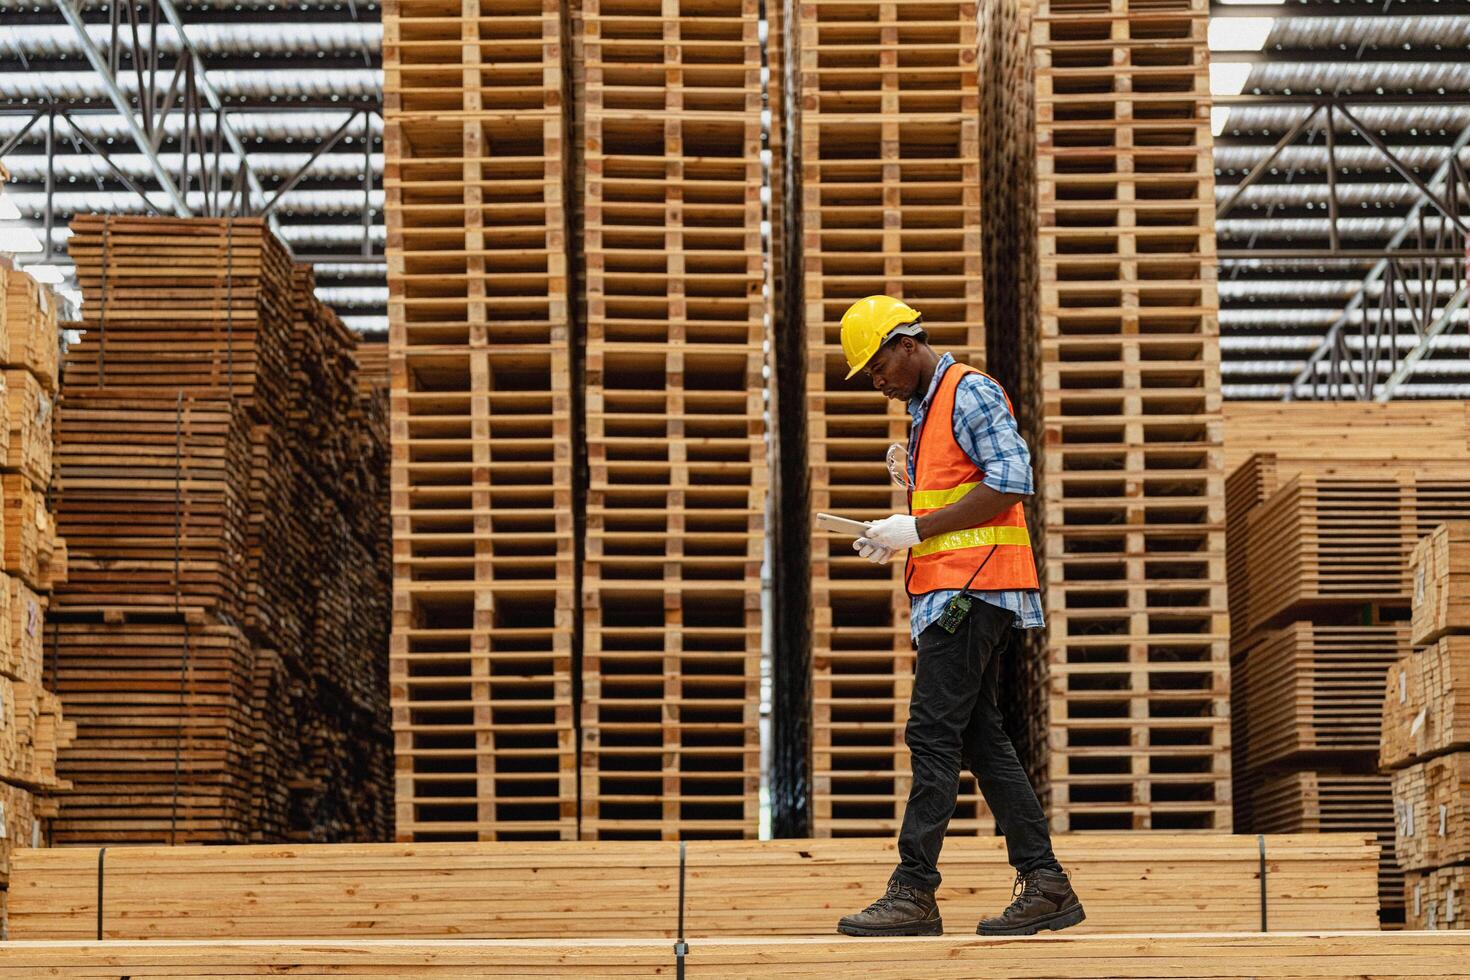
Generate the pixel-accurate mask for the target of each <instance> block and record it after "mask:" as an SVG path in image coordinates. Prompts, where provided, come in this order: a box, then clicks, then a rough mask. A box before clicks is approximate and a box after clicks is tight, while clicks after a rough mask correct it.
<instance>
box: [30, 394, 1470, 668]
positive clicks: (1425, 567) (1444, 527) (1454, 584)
mask: <svg viewBox="0 0 1470 980" xmlns="http://www.w3.org/2000/svg"><path fill="white" fill-rule="evenodd" d="M13 424H14V423H13V422H12V425H13ZM1410 571H1411V574H1412V576H1413V579H1412V583H1413V600H1412V608H1413V624H1412V625H1413V642H1414V646H1416V647H1423V646H1428V645H1429V644H1431V643H1433V642H1434V641H1436V640H1438V639H1439V638H1440V637H1441V636H1444V635H1445V634H1446V633H1470V521H1450V522H1448V523H1445V524H1441V525H1440V526H1439V527H1437V528H1435V529H1434V530H1433V531H1432V532H1431V533H1430V534H1429V535H1428V536H1427V537H1425V538H1424V539H1423V540H1421V541H1420V542H1419V543H1418V544H1417V545H1415V547H1414V554H1413V557H1412V558H1411V559H1410Z"/></svg>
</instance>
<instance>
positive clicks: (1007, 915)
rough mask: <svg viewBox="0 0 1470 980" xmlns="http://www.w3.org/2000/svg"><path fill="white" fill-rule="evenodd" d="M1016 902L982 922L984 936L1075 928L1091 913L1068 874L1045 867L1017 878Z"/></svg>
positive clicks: (980, 927) (977, 931)
mask: <svg viewBox="0 0 1470 980" xmlns="http://www.w3.org/2000/svg"><path fill="white" fill-rule="evenodd" d="M1011 895H1012V897H1013V898H1014V901H1012V902H1011V904H1010V905H1009V906H1008V907H1007V908H1006V910H1005V911H1004V912H1002V913H1001V914H1000V915H994V916H991V917H990V918H988V919H981V920H980V925H979V927H978V928H976V930H975V932H976V933H977V934H978V935H981V936H1033V935H1035V934H1036V933H1038V932H1040V931H1041V930H1043V929H1052V930H1056V929H1065V928H1067V927H1068V926H1075V925H1076V924H1077V923H1079V922H1081V921H1082V920H1083V919H1085V918H1087V914H1086V913H1085V912H1083V911H1082V903H1081V902H1080V901H1078V900H1077V893H1076V892H1074V891H1072V881H1071V879H1069V878H1068V877H1067V875H1066V873H1065V872H1062V871H1050V870H1047V869H1045V868H1042V869H1039V870H1036V871H1033V872H1031V873H1030V874H1025V875H1022V874H1018V875H1016V887H1015V889H1014V891H1012V892H1011Z"/></svg>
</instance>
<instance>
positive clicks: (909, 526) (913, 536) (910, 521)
mask: <svg viewBox="0 0 1470 980" xmlns="http://www.w3.org/2000/svg"><path fill="white" fill-rule="evenodd" d="M863 538H864V539H865V540H867V541H869V542H871V543H873V544H875V545H877V546H878V547H880V548H887V549H889V550H890V551H903V550H904V549H905V548H912V547H913V546H914V545H916V544H918V543H919V519H918V518H917V517H910V516H909V515H907V514H894V515H893V516H892V517H885V518H883V520H881V521H878V522H877V523H875V524H874V525H873V526H872V527H870V528H868V533H867V534H864V535H863Z"/></svg>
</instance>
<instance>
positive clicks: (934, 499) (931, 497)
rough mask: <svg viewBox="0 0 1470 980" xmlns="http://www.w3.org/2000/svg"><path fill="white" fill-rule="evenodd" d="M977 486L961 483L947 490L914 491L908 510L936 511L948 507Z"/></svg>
mask: <svg viewBox="0 0 1470 980" xmlns="http://www.w3.org/2000/svg"><path fill="white" fill-rule="evenodd" d="M979 485H980V484H978V483H961V484H960V485H959V486H957V487H951V488H950V489H948V490H915V491H914V495H913V497H912V498H911V499H910V500H909V509H910V510H938V509H939V508H941V507H948V506H949V505H950V504H952V503H954V502H955V501H956V500H962V499H964V496H965V494H967V493H969V492H970V491H971V490H974V489H975V488H976V487H978V486H979Z"/></svg>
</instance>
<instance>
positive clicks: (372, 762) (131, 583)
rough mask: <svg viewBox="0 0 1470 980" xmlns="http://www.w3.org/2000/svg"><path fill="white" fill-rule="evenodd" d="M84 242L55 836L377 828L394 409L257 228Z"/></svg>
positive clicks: (109, 233) (109, 228) (106, 232)
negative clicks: (61, 783) (74, 729)
mask: <svg viewBox="0 0 1470 980" xmlns="http://www.w3.org/2000/svg"><path fill="white" fill-rule="evenodd" d="M72 229H73V237H72V239H71V246H70V249H71V254H72V257H73V258H74V259H75V260H76V263H77V271H78V277H79V280H80V283H81V286H82V289H83V291H84V294H85V296H86V305H85V307H84V315H83V319H82V321H81V322H79V323H77V324H75V325H73V326H74V328H75V329H78V330H81V331H83V332H84V334H83V337H82V339H81V341H80V342H79V343H76V344H74V345H72V347H71V349H70V350H69V351H68V353H67V357H66V363H65V369H64V372H63V384H62V405H61V410H60V417H59V437H60V438H59V442H60V451H59V460H58V465H59V469H60V479H61V483H62V488H61V494H60V498H59V503H58V515H59V516H58V520H59V523H60V526H61V528H62V530H63V532H64V533H69V534H71V535H73V536H74V541H73V542H72V551H73V562H74V565H75V568H76V574H75V575H74V576H72V577H71V579H70V581H69V582H68V584H67V586H66V587H65V588H64V589H61V590H59V591H58V593H57V595H56V598H55V602H54V603H53V608H52V615H51V617H50V622H49V624H48V626H49V628H48V634H47V642H48V647H49V653H50V656H51V657H52V658H53V660H54V663H55V676H56V684H57V692H58V694H59V695H60V696H61V697H62V700H63V703H64V704H65V705H66V706H67V709H68V711H69V713H71V714H72V715H73V716H74V718H75V719H76V721H77V726H78V738H77V740H76V741H75V743H74V744H73V745H72V746H71V747H70V749H68V750H67V751H65V752H64V753H63V755H62V759H61V763H60V768H61V771H62V773H63V775H65V776H66V777H67V778H69V779H70V780H71V781H72V782H73V784H74V789H73V790H72V791H71V792H70V793H69V794H67V796H66V797H65V799H64V800H63V803H62V808H61V814H60V816H59V817H58V818H57V821H56V824H55V839H56V841H57V842H58V843H67V844H79V843H113V842H128V843H143V842H169V843H174V842H222V843H236V842H247V841H256V842H268V841H279V840H300V841H334V840H379V839H383V838H384V837H386V836H387V834H388V833H389V820H390V818H391V811H392V789H391V784H390V782H389V780H390V776H391V744H390V740H389V734H388V730H387V728H388V726H387V716H388V703H387V671H386V664H385V659H384V652H385V650H386V647H387V628H388V617H389V575H388V565H387V561H388V555H387V552H386V550H385V540H386V535H385V525H386V508H387V481H386V478H385V469H386V459H387V445H386V444H387V427H386V421H387V420H386V406H385V405H384V404H383V401H384V398H385V395H384V394H383V393H382V391H381V389H379V390H377V391H376V392H375V391H373V390H371V389H369V390H367V391H363V390H360V387H359V381H358V378H357V364H356V360H355V356H354V347H355V343H356V342H355V338H354V336H353V335H352V333H351V332H350V331H349V330H347V328H346V327H345V326H344V325H343V324H342V323H341V321H340V320H339V319H338V318H337V317H336V315H335V314H333V313H332V311H331V310H330V309H328V308H327V307H325V306H323V305H322V304H321V303H320V302H319V301H318V300H317V299H316V298H315V296H314V294H313V290H314V283H313V279H312V276H311V273H310V271H309V270H306V269H297V270H293V269H292V266H291V264H290V261H289V258H288V256H287V253H286V251H285V250H284V248H282V246H281V245H280V243H279V242H277V241H276V240H275V238H274V237H273V236H272V235H271V234H270V232H269V230H268V229H267V228H266V226H265V224H264V222H262V221H260V220H258V219H233V218H224V219H174V218H132V217H113V216H107V217H97V216H80V217H78V218H77V219H76V220H75V221H74V223H73V226H72Z"/></svg>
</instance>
